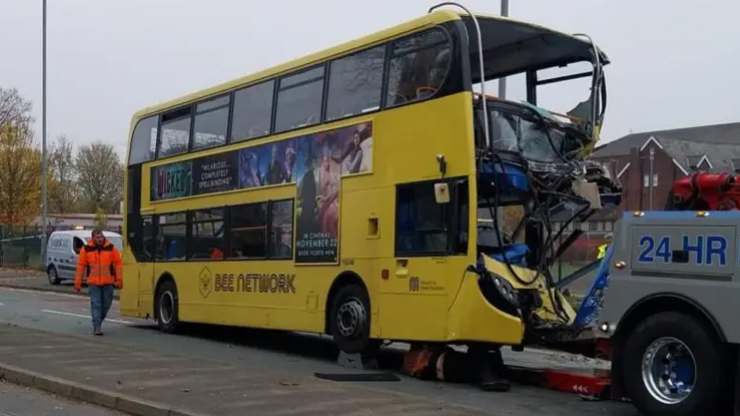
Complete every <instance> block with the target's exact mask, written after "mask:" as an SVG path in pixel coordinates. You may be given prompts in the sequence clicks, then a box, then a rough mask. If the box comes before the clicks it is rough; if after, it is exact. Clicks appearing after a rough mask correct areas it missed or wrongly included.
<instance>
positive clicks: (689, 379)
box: [642, 337, 697, 404]
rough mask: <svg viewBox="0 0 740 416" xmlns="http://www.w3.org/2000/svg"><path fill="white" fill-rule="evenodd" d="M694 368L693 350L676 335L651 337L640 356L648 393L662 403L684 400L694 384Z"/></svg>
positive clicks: (676, 402) (643, 379)
mask: <svg viewBox="0 0 740 416" xmlns="http://www.w3.org/2000/svg"><path fill="white" fill-rule="evenodd" d="M696 372H697V371H696V360H695V359H694V355H693V353H692V352H691V350H690V349H689V348H688V347H687V346H686V344H684V343H683V342H682V341H680V340H678V339H676V338H672V337H664V338H660V339H657V340H655V341H653V343H652V344H650V346H649V347H648V348H647V350H645V354H643V357H642V381H643V383H644V384H645V387H646V388H647V391H648V392H649V393H650V395H651V396H652V397H653V398H654V399H655V400H658V401H660V402H661V403H665V404H678V403H681V402H682V401H684V400H686V398H687V397H689V395H690V394H691V391H692V390H693V388H694V385H695V384H696Z"/></svg>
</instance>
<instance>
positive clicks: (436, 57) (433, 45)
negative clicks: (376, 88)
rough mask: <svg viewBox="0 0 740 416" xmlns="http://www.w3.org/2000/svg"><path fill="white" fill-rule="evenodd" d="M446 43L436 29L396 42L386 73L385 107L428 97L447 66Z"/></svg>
mask: <svg viewBox="0 0 740 416" xmlns="http://www.w3.org/2000/svg"><path fill="white" fill-rule="evenodd" d="M450 49H451V45H450V40H449V38H448V37H447V35H446V34H445V32H443V31H442V30H440V29H434V30H431V31H428V32H426V33H423V34H421V35H417V36H413V37H410V38H407V39H403V40H401V41H398V42H396V43H395V44H394V45H393V56H392V58H391V62H390V71H389V74H388V98H387V100H388V101H387V102H388V107H393V106H396V105H400V104H404V103H407V102H413V101H418V100H423V99H426V98H430V97H432V96H434V95H435V94H436V93H437V90H438V89H439V88H441V87H442V84H443V83H444V81H445V79H446V78H447V73H448V72H449V70H450V63H451V59H450V58H451V50H450Z"/></svg>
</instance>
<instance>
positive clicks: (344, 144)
mask: <svg viewBox="0 0 740 416" xmlns="http://www.w3.org/2000/svg"><path fill="white" fill-rule="evenodd" d="M371 126H372V125H371V124H370V123H367V124H361V125H355V126H351V127H346V128H343V129H338V130H333V131H328V132H321V133H317V134H314V135H307V136H302V137H299V138H298V139H296V149H297V163H296V168H295V171H294V172H295V176H296V180H297V185H298V189H297V192H296V194H297V209H296V256H295V261H296V263H336V262H338V261H339V253H338V247H339V203H340V200H339V190H340V178H341V177H342V176H343V175H353V174H358V173H364V172H368V171H370V169H371V166H372V164H371V162H370V161H368V159H370V158H371V157H372V131H371ZM363 144H364V146H363ZM366 156H367V159H366ZM370 160H371V159H370Z"/></svg>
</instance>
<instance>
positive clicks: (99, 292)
mask: <svg viewBox="0 0 740 416" xmlns="http://www.w3.org/2000/svg"><path fill="white" fill-rule="evenodd" d="M87 290H88V292H89V293H90V312H91V313H92V322H93V328H94V329H100V326H101V325H102V324H103V321H104V320H105V317H106V316H107V315H108V311H109V310H110V305H111V304H112V303H113V291H114V286H113V285H105V286H94V285H90V286H88V288H87Z"/></svg>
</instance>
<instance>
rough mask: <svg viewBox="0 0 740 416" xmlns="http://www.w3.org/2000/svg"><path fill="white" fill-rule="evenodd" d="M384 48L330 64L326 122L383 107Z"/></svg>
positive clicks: (357, 54) (350, 56)
mask: <svg viewBox="0 0 740 416" xmlns="http://www.w3.org/2000/svg"><path fill="white" fill-rule="evenodd" d="M385 49H386V48H385V45H383V46H379V47H375V48H372V49H368V50H365V51H361V52H358V53H355V54H353V55H349V56H346V57H344V58H340V59H337V60H336V61H333V62H332V63H331V64H330V67H329V68H330V69H329V95H328V98H327V104H326V119H327V120H336V119H339V118H343V117H349V116H353V115H357V114H360V113H364V112H368V111H372V110H376V109H378V108H380V97H381V95H382V92H381V91H382V90H383V64H384V63H385Z"/></svg>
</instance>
